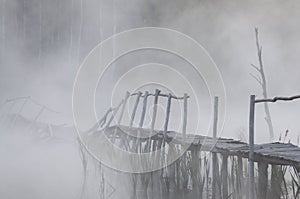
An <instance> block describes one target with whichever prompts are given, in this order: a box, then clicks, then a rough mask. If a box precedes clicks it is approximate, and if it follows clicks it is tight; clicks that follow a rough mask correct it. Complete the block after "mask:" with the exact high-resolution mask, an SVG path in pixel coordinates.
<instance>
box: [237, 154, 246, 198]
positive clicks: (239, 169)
mask: <svg viewBox="0 0 300 199" xmlns="http://www.w3.org/2000/svg"><path fill="white" fill-rule="evenodd" d="M236 177H237V186H238V188H237V198H240V199H243V198H245V197H244V187H245V185H244V172H243V158H242V156H238V165H237V175H236Z"/></svg>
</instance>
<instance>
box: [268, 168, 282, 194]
mask: <svg viewBox="0 0 300 199" xmlns="http://www.w3.org/2000/svg"><path fill="white" fill-rule="evenodd" d="M278 172H279V171H278V166H277V165H272V169H271V188H270V193H269V198H272V199H280V195H281V194H280V193H281V192H280V190H281V187H280V184H279V173H278Z"/></svg>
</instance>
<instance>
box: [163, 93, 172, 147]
mask: <svg viewBox="0 0 300 199" xmlns="http://www.w3.org/2000/svg"><path fill="white" fill-rule="evenodd" d="M170 110H171V94H169V97H168V101H167V108H166V118H165V125H164V134H163V147H165V143H166V138H167V131H168V125H169V119H170Z"/></svg>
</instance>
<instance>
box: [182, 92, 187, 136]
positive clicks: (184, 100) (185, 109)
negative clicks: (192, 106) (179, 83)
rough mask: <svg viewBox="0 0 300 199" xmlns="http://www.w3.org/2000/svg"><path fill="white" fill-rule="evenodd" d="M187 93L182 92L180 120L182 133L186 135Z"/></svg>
mask: <svg viewBox="0 0 300 199" xmlns="http://www.w3.org/2000/svg"><path fill="white" fill-rule="evenodd" d="M187 100H188V95H187V93H184V97H183V118H182V119H183V121H182V135H183V137H185V136H186V126H187V109H188V101H187Z"/></svg>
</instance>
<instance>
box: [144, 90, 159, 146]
mask: <svg viewBox="0 0 300 199" xmlns="http://www.w3.org/2000/svg"><path fill="white" fill-rule="evenodd" d="M159 93H160V90H158V89H155V96H154V106H153V113H152V120H151V129H150V136H149V139H148V142H147V147H148V150H149V151H151V136H152V135H153V133H154V127H155V120H156V113H157V103H158V95H159Z"/></svg>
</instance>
